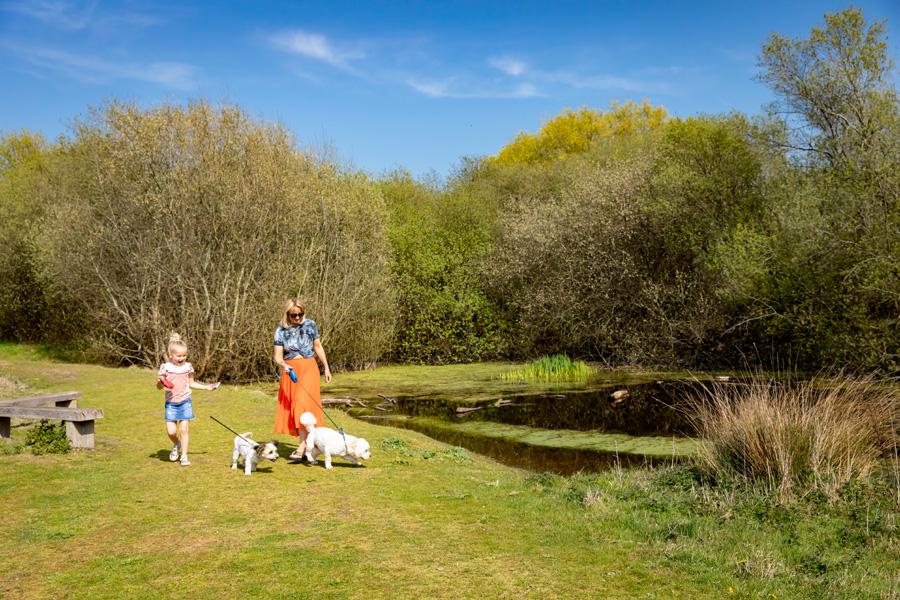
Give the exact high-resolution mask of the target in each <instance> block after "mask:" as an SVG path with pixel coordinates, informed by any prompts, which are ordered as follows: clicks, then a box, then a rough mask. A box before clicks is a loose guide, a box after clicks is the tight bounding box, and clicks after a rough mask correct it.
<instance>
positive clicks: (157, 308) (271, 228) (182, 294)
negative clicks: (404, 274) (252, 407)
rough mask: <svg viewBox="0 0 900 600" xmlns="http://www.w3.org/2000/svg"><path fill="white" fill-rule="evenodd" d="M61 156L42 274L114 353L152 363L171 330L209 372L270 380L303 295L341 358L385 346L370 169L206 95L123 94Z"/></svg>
mask: <svg viewBox="0 0 900 600" xmlns="http://www.w3.org/2000/svg"><path fill="white" fill-rule="evenodd" d="M63 154H64V160H63V161H62V163H63V164H61V165H60V167H61V168H58V169H57V171H56V173H55V178H54V183H53V185H52V186H51V190H50V191H49V193H48V196H47V198H46V202H47V203H48V204H52V208H51V210H49V214H48V216H47V224H46V226H45V227H44V228H43V231H42V237H41V239H42V245H43V248H42V253H41V254H42V256H44V257H45V265H44V268H45V271H46V273H47V274H48V280H49V281H52V282H53V284H54V289H57V290H59V291H60V292H61V293H64V294H65V295H66V296H67V297H68V298H69V299H70V303H71V307H70V310H69V311H68V312H72V313H75V312H77V313H80V314H83V315H85V316H86V317H87V319H89V321H90V322H91V324H92V329H91V330H90V331H89V332H88V336H89V337H90V339H91V340H92V342H93V343H94V345H95V346H96V347H98V348H100V349H102V350H103V351H104V352H105V354H106V355H107V356H108V357H111V358H112V359H114V360H117V361H119V362H125V363H141V364H145V365H149V366H154V365H156V364H158V363H159V362H160V361H161V357H162V353H163V351H164V342H165V339H166V338H167V336H168V334H169V332H170V331H173V330H174V331H178V332H181V333H182V334H183V335H184V337H185V339H186V340H187V341H188V344H189V346H190V357H191V362H192V363H193V364H194V366H195V368H196V369H197V372H198V376H200V377H215V378H219V377H222V378H227V379H233V380H234V379H252V378H259V377H268V376H270V375H271V372H272V364H271V353H272V332H273V331H274V329H275V327H276V324H277V321H278V317H279V316H280V310H281V306H282V303H283V302H284V299H285V298H288V297H293V296H298V297H300V298H301V299H302V300H303V301H304V303H305V304H306V306H307V308H308V314H309V315H310V316H311V317H312V318H314V319H316V321H317V323H318V325H319V329H320V332H321V335H322V339H323V343H324V344H325V347H326V349H327V350H328V353H329V358H330V363H331V364H332V365H333V366H334V367H336V368H340V367H342V366H363V365H367V364H370V363H372V362H373V361H375V360H376V359H377V358H378V357H379V356H380V354H381V353H382V352H384V351H385V350H386V347H387V344H388V340H389V339H390V337H391V335H392V333H393V317H392V315H393V310H392V309H393V292H392V289H391V287H390V281H389V271H388V259H387V254H388V253H387V248H386V245H387V241H386V228H385V222H386V216H385V215H384V208H385V207H384V203H383V201H382V198H381V195H380V193H379V192H378V190H377V189H376V188H375V186H374V185H373V184H372V183H371V182H370V181H369V180H368V179H367V178H366V177H365V176H362V175H358V174H352V173H351V174H348V173H343V172H340V171H339V170H338V169H337V168H336V167H335V166H334V165H331V164H327V163H322V162H320V161H317V160H316V159H315V158H313V157H312V156H310V155H308V154H305V153H302V152H299V151H298V150H297V149H296V148H295V146H294V140H293V138H292V136H291V135H290V134H289V133H288V132H287V131H285V130H284V129H283V128H281V127H279V126H275V125H270V124H266V123H259V122H255V121H253V120H252V119H250V118H249V117H248V116H247V115H246V113H244V112H243V111H242V110H241V109H239V108H237V107H234V106H227V105H225V106H211V105H209V104H206V103H203V102H196V103H192V104H190V105H189V106H187V107H180V106H172V105H161V106H157V107H155V108H153V109H150V110H141V109H139V108H138V107H136V106H133V105H128V104H120V103H113V104H111V105H109V106H108V107H106V108H105V109H104V110H103V111H95V112H94V113H92V114H91V116H90V117H89V118H88V119H86V120H84V121H82V122H80V123H79V124H78V125H77V127H76V130H75V139H74V140H72V141H70V142H66V143H65V144H64V146H63ZM38 200H39V201H40V200H41V199H38Z"/></svg>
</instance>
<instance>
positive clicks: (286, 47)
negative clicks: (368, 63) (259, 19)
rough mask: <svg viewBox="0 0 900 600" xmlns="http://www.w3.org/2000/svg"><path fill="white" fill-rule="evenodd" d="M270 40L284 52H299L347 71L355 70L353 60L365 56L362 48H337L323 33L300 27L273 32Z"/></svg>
mask: <svg viewBox="0 0 900 600" xmlns="http://www.w3.org/2000/svg"><path fill="white" fill-rule="evenodd" d="M269 41H270V43H271V44H272V45H273V46H275V47H276V48H278V49H279V50H281V51H283V52H288V53H291V54H299V55H301V56H305V57H307V58H311V59H313V60H318V61H321V62H324V63H326V64H329V65H331V66H333V67H337V68H339V69H343V70H347V71H352V70H353V68H352V66H351V64H350V63H351V61H354V60H357V59H360V58H363V57H364V54H363V53H362V52H361V51H360V50H357V49H348V48H337V47H335V46H334V45H333V44H332V43H331V42H329V41H328V38H326V37H325V36H324V35H322V34H321V33H313V32H309V31H303V30H300V29H295V30H293V31H285V32H282V33H276V34H272V35H270V36H269Z"/></svg>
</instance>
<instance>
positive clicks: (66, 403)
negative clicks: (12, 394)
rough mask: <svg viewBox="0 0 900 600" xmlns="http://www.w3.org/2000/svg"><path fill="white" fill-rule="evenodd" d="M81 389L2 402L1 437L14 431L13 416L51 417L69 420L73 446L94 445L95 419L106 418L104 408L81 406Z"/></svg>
mask: <svg viewBox="0 0 900 600" xmlns="http://www.w3.org/2000/svg"><path fill="white" fill-rule="evenodd" d="M79 397H81V393H79V392H62V393H59V394H46V395H43V396H32V397H31V398H18V399H16V400H7V401H5V402H0V438H8V437H10V436H11V434H12V418H13V417H15V418H18V419H49V420H54V421H62V422H63V423H65V424H66V437H67V438H69V442H70V443H71V444H72V447H73V448H93V447H94V421H95V420H96V419H102V418H103V409H101V408H78V398H79Z"/></svg>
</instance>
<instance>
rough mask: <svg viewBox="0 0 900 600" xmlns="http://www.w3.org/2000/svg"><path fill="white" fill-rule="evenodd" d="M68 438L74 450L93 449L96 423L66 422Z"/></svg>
mask: <svg viewBox="0 0 900 600" xmlns="http://www.w3.org/2000/svg"><path fill="white" fill-rule="evenodd" d="M66 437H67V438H69V442H70V443H71V444H72V447H73V448H93V447H94V422H93V421H66Z"/></svg>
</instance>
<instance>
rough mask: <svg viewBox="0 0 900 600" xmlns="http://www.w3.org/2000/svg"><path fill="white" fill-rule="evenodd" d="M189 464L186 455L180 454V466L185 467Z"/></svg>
mask: <svg viewBox="0 0 900 600" xmlns="http://www.w3.org/2000/svg"><path fill="white" fill-rule="evenodd" d="M189 464H191V461H189V460H188V457H187V454H182V455H181V466H182V467H186V466H188V465H189Z"/></svg>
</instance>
